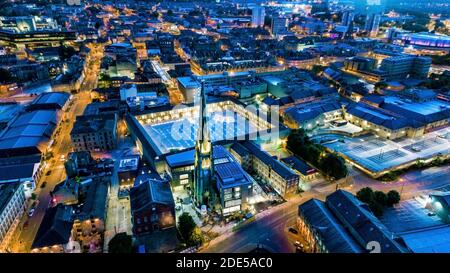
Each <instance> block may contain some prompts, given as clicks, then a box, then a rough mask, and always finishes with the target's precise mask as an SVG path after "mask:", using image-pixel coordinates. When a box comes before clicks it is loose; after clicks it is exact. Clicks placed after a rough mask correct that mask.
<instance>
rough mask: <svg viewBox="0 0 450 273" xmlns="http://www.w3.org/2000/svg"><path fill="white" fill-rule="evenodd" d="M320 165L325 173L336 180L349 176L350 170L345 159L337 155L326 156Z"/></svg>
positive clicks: (329, 154)
mask: <svg viewBox="0 0 450 273" xmlns="http://www.w3.org/2000/svg"><path fill="white" fill-rule="evenodd" d="M319 165H320V167H321V169H322V171H323V172H325V173H326V174H327V175H329V176H331V177H334V179H336V180H337V179H341V178H344V177H345V176H347V173H348V170H347V166H346V165H345V161H344V159H343V158H342V157H340V156H339V155H337V154H335V153H328V154H326V155H325V156H324V157H323V159H322V160H321V161H320V162H319Z"/></svg>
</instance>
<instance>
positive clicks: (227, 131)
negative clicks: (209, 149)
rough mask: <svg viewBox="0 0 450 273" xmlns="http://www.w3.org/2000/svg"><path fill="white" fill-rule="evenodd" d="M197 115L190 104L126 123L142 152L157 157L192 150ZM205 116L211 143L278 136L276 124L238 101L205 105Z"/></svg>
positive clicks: (195, 135) (129, 120) (139, 117)
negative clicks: (140, 145) (206, 116)
mask: <svg viewBox="0 0 450 273" xmlns="http://www.w3.org/2000/svg"><path fill="white" fill-rule="evenodd" d="M198 112H199V111H198V106H196V105H191V106H189V107H180V108H173V109H169V110H166V111H159V112H152V113H147V114H140V115H137V116H130V117H128V123H132V126H133V125H134V126H133V127H134V129H135V130H136V131H135V132H136V133H135V136H136V137H137V138H138V139H139V140H140V142H141V143H146V144H143V145H142V146H143V147H142V150H144V151H143V153H144V154H145V153H146V152H149V154H150V155H152V156H153V157H156V156H158V157H159V156H162V155H166V154H169V153H172V152H176V151H182V150H186V149H189V148H192V147H194V145H195V141H196V137H197V130H198V126H199V123H198V118H199V117H198ZM207 115H208V127H209V128H208V129H209V131H210V134H211V139H212V141H213V143H217V142H220V143H226V142H227V141H233V140H256V139H260V138H261V137H263V136H272V135H274V134H276V136H278V134H277V133H278V132H279V131H278V126H277V124H273V123H271V121H270V120H269V119H268V118H266V117H265V116H262V115H261V114H258V113H257V112H256V111H252V109H247V108H244V106H243V105H242V104H240V103H239V102H238V101H233V100H230V99H227V100H220V101H217V102H211V103H208V107H207ZM277 121H278V120H277ZM132 131H133V130H132ZM149 150H150V151H149Z"/></svg>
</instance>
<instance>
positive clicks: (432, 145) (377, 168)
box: [323, 127, 450, 173]
mask: <svg viewBox="0 0 450 273" xmlns="http://www.w3.org/2000/svg"><path fill="white" fill-rule="evenodd" d="M328 138H329V139H331V138H330V136H328ZM335 139H339V141H327V142H323V145H325V146H326V147H328V148H330V149H332V150H334V151H336V152H338V153H341V154H343V155H344V156H346V157H347V158H348V159H350V160H351V161H353V163H355V165H357V166H358V165H359V166H362V167H363V168H365V169H367V170H369V171H371V172H373V173H378V172H382V171H386V170H389V169H394V168H395V167H397V166H399V165H402V164H406V163H408V162H413V161H415V160H417V159H428V158H432V157H434V156H437V155H438V154H441V155H447V154H448V153H449V152H450V146H449V141H450V128H448V127H447V128H444V129H441V130H438V131H435V132H431V133H429V134H427V135H425V136H423V137H420V138H414V139H413V138H407V139H400V140H395V141H392V140H387V139H382V138H379V137H377V136H374V135H366V136H361V137H354V138H349V137H343V136H338V135H336V137H335Z"/></svg>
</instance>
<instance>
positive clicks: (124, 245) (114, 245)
mask: <svg viewBox="0 0 450 273" xmlns="http://www.w3.org/2000/svg"><path fill="white" fill-rule="evenodd" d="M108 252H109V253H133V252H134V251H133V239H132V237H131V235H128V234H126V233H125V232H121V233H117V234H116V235H115V236H114V237H113V238H112V239H111V241H109V243H108Z"/></svg>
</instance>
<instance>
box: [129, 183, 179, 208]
mask: <svg viewBox="0 0 450 273" xmlns="http://www.w3.org/2000/svg"><path fill="white" fill-rule="evenodd" d="M130 203H131V211H133V212H134V211H139V210H142V209H144V208H146V207H147V206H150V205H151V204H153V203H158V204H163V205H167V206H175V202H174V199H173V195H172V190H171V188H170V183H169V182H168V181H166V180H161V179H148V180H146V181H144V182H143V183H141V184H139V185H137V186H135V187H133V188H131V191H130Z"/></svg>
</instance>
